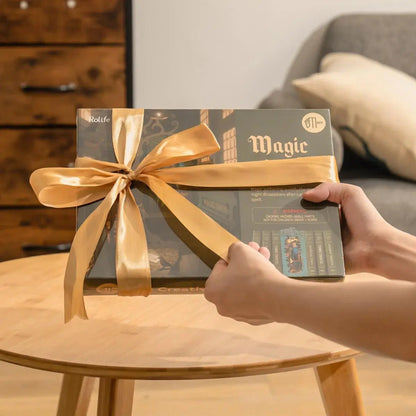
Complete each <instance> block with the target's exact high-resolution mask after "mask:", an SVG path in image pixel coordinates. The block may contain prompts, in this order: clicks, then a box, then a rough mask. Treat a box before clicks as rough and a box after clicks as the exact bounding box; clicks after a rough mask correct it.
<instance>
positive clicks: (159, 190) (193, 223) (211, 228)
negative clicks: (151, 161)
mask: <svg viewBox="0 0 416 416" xmlns="http://www.w3.org/2000/svg"><path fill="white" fill-rule="evenodd" d="M141 180H142V181H143V182H144V183H146V185H147V186H148V187H149V188H150V189H151V190H152V191H153V192H154V193H155V194H156V196H157V197H158V198H159V199H160V200H161V201H162V202H163V203H164V204H165V205H166V207H167V208H168V209H169V210H170V211H171V212H172V213H173V215H175V217H176V218H177V219H178V220H179V221H180V222H181V223H182V224H183V225H184V226H185V227H186V228H187V229H188V230H189V231H190V232H191V233H192V234H193V235H194V236H195V237H196V238H197V239H198V240H199V241H200V242H201V243H202V244H204V245H205V246H206V247H207V248H209V249H210V250H211V251H212V252H214V253H215V254H217V255H218V256H219V257H221V258H222V259H224V260H226V261H227V259H228V249H229V247H230V245H231V244H233V243H235V242H236V241H238V239H237V238H236V237H235V236H233V235H232V234H231V233H229V232H228V231H227V230H225V229H224V228H223V227H221V226H220V225H219V224H218V223H217V222H216V221H214V220H213V219H212V218H210V217H209V216H208V215H206V214H205V213H204V212H203V211H201V210H200V209H199V208H198V207H196V206H195V205H194V204H192V202H190V201H188V200H187V199H186V198H185V197H183V196H182V195H181V194H180V193H179V192H177V191H176V190H175V189H173V188H172V187H171V186H169V185H168V184H167V183H165V182H163V181H162V180H160V179H158V178H156V177H154V176H150V175H142V177H141Z"/></svg>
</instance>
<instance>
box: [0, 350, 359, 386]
mask: <svg viewBox="0 0 416 416" xmlns="http://www.w3.org/2000/svg"><path fill="white" fill-rule="evenodd" d="M358 354H360V351H356V350H353V349H349V348H346V349H344V350H341V351H338V352H334V353H331V352H324V353H320V354H316V355H313V356H308V357H301V358H294V359H287V360H275V361H268V362H260V363H258V362H253V363H249V364H236V365H218V366H200V367H197V366H195V367H123V366H102V365H98V364H80V363H68V362H63V361H58V360H49V359H46V358H40V357H28V356H26V355H24V354H18V353H11V352H9V351H5V350H2V349H0V360H1V361H5V362H8V363H11V364H16V365H21V366H24V367H29V368H34V369H38V370H45V371H50V372H55V373H63V374H78V375H83V376H90V377H109V378H117V379H135V380H196V379H212V378H226V377H244V376H254V375H262V374H270V373H279V372H284V371H292V370H299V369H302V368H309V367H319V366H322V365H327V364H332V363H335V362H339V361H345V360H348V359H351V358H353V357H355V356H357V355H358Z"/></svg>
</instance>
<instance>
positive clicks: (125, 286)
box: [116, 188, 151, 296]
mask: <svg viewBox="0 0 416 416" xmlns="http://www.w3.org/2000/svg"><path fill="white" fill-rule="evenodd" d="M116 275H117V287H118V294H119V295H121V296H133V295H141V296H148V295H149V294H150V292H151V276H150V266H149V257H148V253H147V243H146V235H145V230H144V226H143V221H142V217H141V215H140V211H139V208H138V206H137V204H136V201H135V199H134V196H133V194H132V192H131V190H130V188H126V189H124V190H123V191H122V192H121V193H120V195H119V205H118V223H117V243H116Z"/></svg>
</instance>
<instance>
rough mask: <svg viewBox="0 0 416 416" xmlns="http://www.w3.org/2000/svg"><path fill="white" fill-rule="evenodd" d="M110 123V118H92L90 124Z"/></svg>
mask: <svg viewBox="0 0 416 416" xmlns="http://www.w3.org/2000/svg"><path fill="white" fill-rule="evenodd" d="M109 121H110V117H107V116H97V117H94V116H90V119H89V122H90V123H108V122H109Z"/></svg>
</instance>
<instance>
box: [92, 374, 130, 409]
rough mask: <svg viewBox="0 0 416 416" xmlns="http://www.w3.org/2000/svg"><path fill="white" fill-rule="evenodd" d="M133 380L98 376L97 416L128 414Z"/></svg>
mask: <svg viewBox="0 0 416 416" xmlns="http://www.w3.org/2000/svg"><path fill="white" fill-rule="evenodd" d="M133 396H134V380H121V379H116V378H100V388H99V392H98V410H97V416H130V415H131V413H132V409H133Z"/></svg>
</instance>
